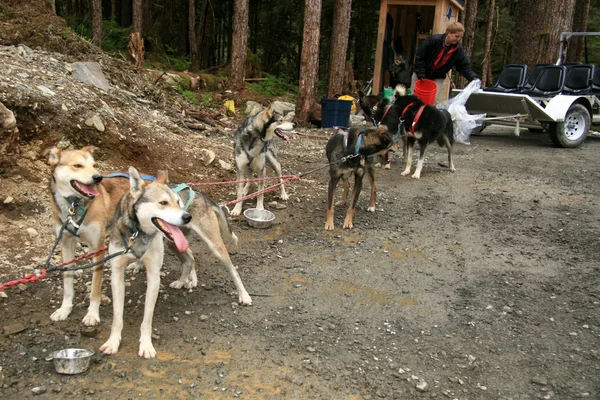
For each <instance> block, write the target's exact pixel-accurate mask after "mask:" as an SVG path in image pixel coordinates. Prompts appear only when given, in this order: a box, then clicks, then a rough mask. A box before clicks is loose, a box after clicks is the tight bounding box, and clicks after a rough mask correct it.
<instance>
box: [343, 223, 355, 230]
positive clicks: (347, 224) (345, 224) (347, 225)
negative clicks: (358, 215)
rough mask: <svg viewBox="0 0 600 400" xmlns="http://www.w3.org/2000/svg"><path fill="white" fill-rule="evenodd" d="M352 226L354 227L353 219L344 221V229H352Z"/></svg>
mask: <svg viewBox="0 0 600 400" xmlns="http://www.w3.org/2000/svg"><path fill="white" fill-rule="evenodd" d="M352 228H354V225H353V224H352V221H344V229H352Z"/></svg>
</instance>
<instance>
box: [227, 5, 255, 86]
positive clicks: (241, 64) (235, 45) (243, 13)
mask: <svg viewBox="0 0 600 400" xmlns="http://www.w3.org/2000/svg"><path fill="white" fill-rule="evenodd" d="M249 7H250V2H249V0H235V7H234V8H235V11H234V14H233V34H232V36H231V46H232V48H231V63H230V65H231V70H230V73H229V83H228V86H229V88H230V89H240V88H242V87H243V86H244V76H245V73H246V55H247V53H248V10H249Z"/></svg>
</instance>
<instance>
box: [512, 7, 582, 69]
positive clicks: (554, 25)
mask: <svg viewBox="0 0 600 400" xmlns="http://www.w3.org/2000/svg"><path fill="white" fill-rule="evenodd" d="M574 8H575V0H546V1H538V0H520V1H519V11H518V16H517V23H516V26H517V34H516V37H515V40H514V46H513V48H514V51H513V56H512V62H515V63H520V64H528V65H529V66H532V65H535V64H537V63H541V62H549V63H553V62H556V59H557V57H558V49H559V47H560V41H559V38H560V33H561V32H565V31H569V30H570V29H571V27H572V26H573V10H574Z"/></svg>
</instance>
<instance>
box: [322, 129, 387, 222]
mask: <svg viewBox="0 0 600 400" xmlns="http://www.w3.org/2000/svg"><path fill="white" fill-rule="evenodd" d="M342 132H343V131H342ZM394 149H395V143H394V138H393V136H392V134H391V133H390V132H388V131H387V130H386V129H384V128H375V127H371V128H366V129H365V128H358V127H353V128H350V130H349V131H347V132H343V133H338V134H336V135H334V136H332V137H331V138H330V139H329V141H328V142H327V146H326V147H325V151H326V153H327V160H329V190H328V192H327V220H326V222H325V230H329V231H330V230H333V212H334V211H333V200H334V195H335V187H336V186H337V184H338V182H339V181H340V179H342V180H343V181H344V192H343V194H342V201H341V202H339V203H337V204H336V205H344V204H346V200H347V198H348V191H349V188H350V182H349V179H350V175H352V174H354V188H353V189H352V197H351V199H350V205H349V206H348V211H347V212H346V219H345V220H344V228H352V227H353V224H352V220H353V218H354V211H355V208H356V202H357V201H358V196H359V194H360V191H361V190H362V180H363V177H364V174H365V172H366V173H367V176H368V177H369V182H370V183H371V201H370V203H369V208H368V211H375V202H376V197H377V188H376V186H375V172H374V170H373V163H374V161H373V157H374V156H375V155H380V154H382V153H384V152H386V151H388V150H391V151H394ZM344 157H347V158H346V159H345V161H342V162H340V161H341V160H343V159H344Z"/></svg>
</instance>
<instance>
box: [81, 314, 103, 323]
mask: <svg viewBox="0 0 600 400" xmlns="http://www.w3.org/2000/svg"><path fill="white" fill-rule="evenodd" d="M82 322H83V324H84V325H85V326H95V325H98V324H99V323H100V315H98V314H96V313H88V314H87V315H86V316H85V317H83V321H82Z"/></svg>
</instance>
